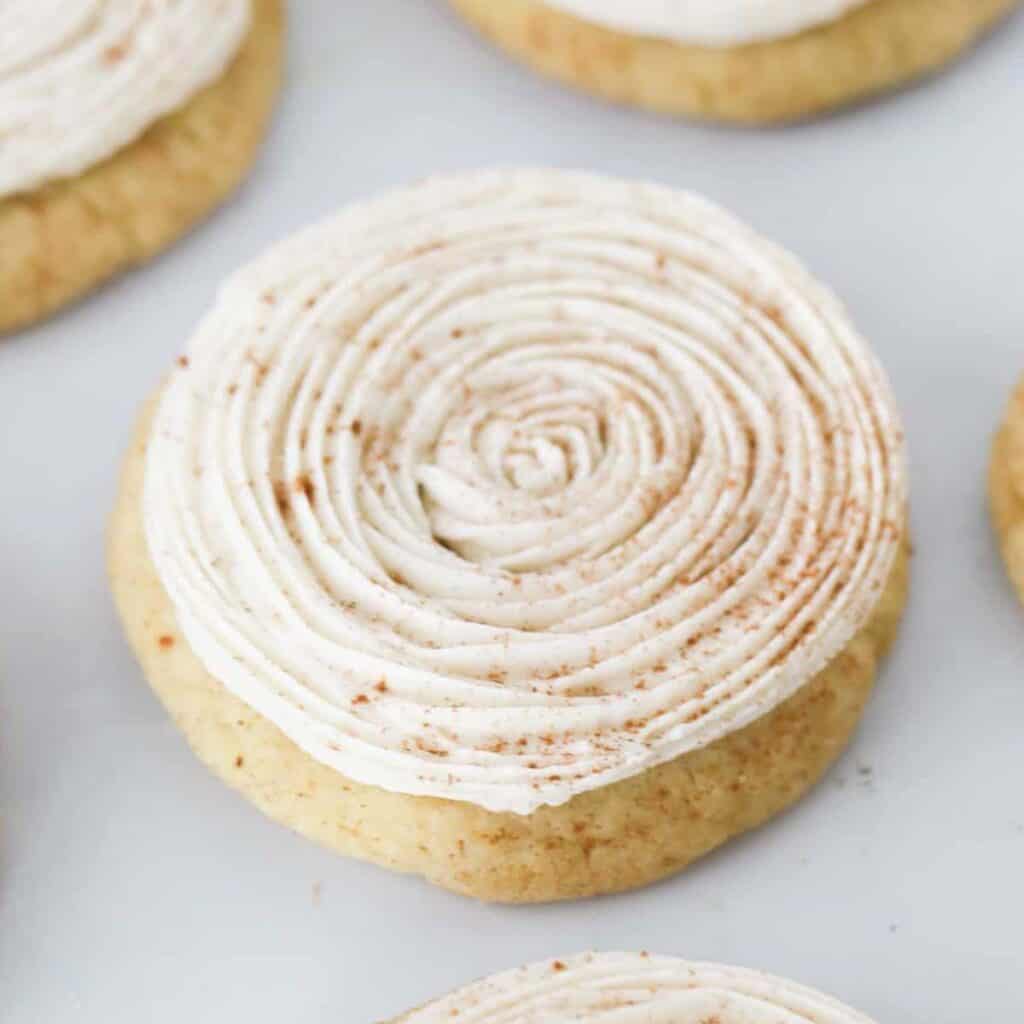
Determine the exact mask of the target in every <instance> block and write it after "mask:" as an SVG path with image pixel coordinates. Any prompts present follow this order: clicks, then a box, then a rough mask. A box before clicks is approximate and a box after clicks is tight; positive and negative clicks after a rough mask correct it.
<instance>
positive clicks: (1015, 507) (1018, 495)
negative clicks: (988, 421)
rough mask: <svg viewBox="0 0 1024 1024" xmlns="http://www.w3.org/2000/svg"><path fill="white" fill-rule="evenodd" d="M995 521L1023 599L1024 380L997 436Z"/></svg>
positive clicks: (992, 491) (992, 488)
mask: <svg viewBox="0 0 1024 1024" xmlns="http://www.w3.org/2000/svg"><path fill="white" fill-rule="evenodd" d="M989 495H990V497H991V501H992V518H993V520H994V522H995V527H996V532H997V533H998V535H999V540H1000V543H1001V545H1002V549H1003V556H1004V557H1005V559H1006V565H1007V568H1008V569H1009V571H1010V578H1011V579H1012V580H1013V582H1014V585H1015V586H1016V588H1017V591H1018V592H1019V593H1020V595H1021V600H1024V380H1022V381H1021V383H1020V384H1018V386H1017V390H1016V392H1015V393H1014V395H1013V398H1012V400H1011V402H1010V407H1009V408H1008V409H1007V412H1006V419H1005V420H1004V422H1003V426H1002V429H1001V430H1000V431H999V433H998V434H997V435H996V441H995V446H994V450H993V453H992V463H991V469H990V473H989Z"/></svg>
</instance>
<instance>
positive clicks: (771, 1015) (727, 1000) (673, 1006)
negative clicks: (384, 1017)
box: [395, 953, 871, 1024]
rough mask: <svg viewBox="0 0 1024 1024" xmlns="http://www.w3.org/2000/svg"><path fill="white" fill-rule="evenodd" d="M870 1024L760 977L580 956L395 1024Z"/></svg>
mask: <svg viewBox="0 0 1024 1024" xmlns="http://www.w3.org/2000/svg"><path fill="white" fill-rule="evenodd" d="M453 1020H458V1021H459V1022H460V1024H549V1022H551V1021H560V1022H565V1024H571V1022H573V1021H578V1022H581V1024H582V1022H584V1021H585V1022H586V1024H597V1022H599V1021H600V1022H604V1024H627V1022H632V1024H640V1022H641V1021H642V1022H643V1024H871V1021H870V1020H868V1018H867V1017H865V1016H864V1015H863V1014H861V1013H858V1012H857V1011H856V1010H851V1009H850V1008H849V1007H848V1006H844V1005H843V1004H842V1003H840V1002H837V1001H836V1000H835V999H832V998H830V997H829V996H825V995H822V994H821V993H820V992H814V991H812V990H811V989H809V988H804V987H803V986H802V985H797V984H795V983H794V982H791V981H784V980H783V979H781V978H772V977H769V976H768V975H766V974H761V973H760V972H758V971H750V970H745V969H743V968H739V967H724V966H722V965H720V964H707V963H688V962H686V961H685V960H677V959H675V958H674V957H666V956H653V955H650V954H647V953H585V954H582V955H579V956H571V957H565V958H564V959H551V960H545V961H543V962H542V963H537V964H531V965H530V966H529V967H522V968H519V969H518V970H513V971H505V972H503V973H502V974H495V975H492V976H491V977H489V978H485V979H484V980H483V981H477V982H474V983H473V984H471V985H467V986H466V987H465V988H462V989H459V991H457V992H453V993H452V994H451V995H448V996H445V997H444V998H442V999H438V1000H437V1001H436V1002H433V1003H430V1004H429V1005H427V1006H424V1007H422V1008H421V1009H419V1010H414V1011H413V1012H412V1013H408V1014H406V1015H405V1016H404V1017H400V1018H399V1019H398V1021H396V1022H395V1024H442V1022H443V1024H450V1022H451V1021H453Z"/></svg>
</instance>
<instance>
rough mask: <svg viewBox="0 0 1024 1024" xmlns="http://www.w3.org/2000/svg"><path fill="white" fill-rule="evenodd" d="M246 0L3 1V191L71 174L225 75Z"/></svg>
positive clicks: (244, 20)
mask: <svg viewBox="0 0 1024 1024" xmlns="http://www.w3.org/2000/svg"><path fill="white" fill-rule="evenodd" d="M250 17H251V11H250V3H249V0H2V2H0V197H3V196H6V195H12V194H15V193H18V192H23V191H27V190H29V189H34V188H37V187H39V186H40V185H43V184H45V183H46V182H48V181H52V180H54V179H57V178H66V177H73V176H75V175H77V174H81V173H82V172H83V171H85V170H86V169H88V168H89V167H92V166H94V165H95V164H98V163H100V162H101V161H102V160H105V159H106V158H107V157H109V156H112V155H113V154H114V153H116V152H117V151H118V150H119V149H121V148H122V147H123V146H126V145H127V144H128V143H130V142H133V141H134V140H135V139H136V138H138V136H140V135H141V134H142V133H143V132H144V131H145V130H146V129H147V128H148V127H149V126H150V125H152V124H153V123H154V122H155V121H157V120H159V118H161V117H163V116H164V115H165V114H168V113H170V112H171V111H173V110H176V109H178V108H180V107H181V106H183V105H184V104H185V103H186V102H187V101H188V100H189V99H191V98H192V97H193V96H194V95H195V94H196V93H197V92H199V91H200V90H201V89H202V88H203V87H204V86H205V85H208V84H209V83H210V82H212V81H213V80H215V79H216V78H218V77H219V76H220V75H221V74H222V73H223V71H224V69H225V68H226V67H227V65H228V63H229V62H230V61H231V59H232V57H233V56H234V55H235V53H236V52H237V51H238V48H239V45H240V44H241V41H242V39H243V38H244V35H245V32H246V30H247V28H248V25H249V20H250Z"/></svg>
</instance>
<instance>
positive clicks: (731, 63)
mask: <svg viewBox="0 0 1024 1024" xmlns="http://www.w3.org/2000/svg"><path fill="white" fill-rule="evenodd" d="M451 3H452V4H453V6H454V7H455V8H457V9H458V10H459V11H460V12H461V13H462V14H463V15H464V16H465V17H466V18H467V20H469V21H470V22H472V23H473V24H474V25H476V26H477V28H479V29H480V30H481V31H482V32H483V33H484V34H485V35H487V36H488V37H490V38H491V39H493V40H494V41H495V42H496V43H498V44H499V45H500V46H502V47H503V48H504V49H506V50H508V51H509V52H510V53H512V54H514V55H515V56H517V57H520V58H522V59H523V60H525V61H526V62H527V63H528V64H530V65H532V66H533V67H534V68H536V69H537V70H539V71H541V72H544V73H545V74H549V75H551V76H553V77H555V78H558V79H561V80H562V81H564V82H567V83H569V84H571V85H574V86H578V87H579V88H581V89H584V90H586V91H587V92H591V93H595V94H597V95H600V96H603V97H605V98H607V99H611V100H614V101H617V102H623V103H630V104H635V105H637V106H641V107H647V108H649V109H651V110H656V111H661V112H664V113H669V114H685V115H689V116H692V117H698V118H706V119H709V120H720V121H733V122H738V123H747V124H767V123H773V122H784V121H791V120H796V119H799V118H803V117H808V116H811V115H813V114H817V113H820V112H822V111H825V110H828V109H831V108H834V107H838V106H842V105H844V104H849V103H852V102H855V101H858V100H861V99H864V98H866V97H868V96H871V95H873V94H876V93H879V92H883V91H885V90H889V89H893V88H896V87H898V86H900V85H903V84H905V83H907V82H909V81H911V80H912V79H914V78H917V77H919V76H921V75H925V74H928V73H929V72H932V71H935V70H937V69H938V68H940V67H941V66H942V65H944V64H946V63H947V62H948V61H950V60H952V59H953V58H954V57H956V56H957V55H958V54H959V53H960V52H961V51H962V50H963V49H964V48H966V47H968V46H969V45H970V44H971V43H973V42H974V41H975V40H976V39H977V37H978V36H979V35H980V34H981V33H983V32H984V31H986V30H987V29H988V28H990V27H991V26H992V25H993V24H994V23H995V22H997V21H998V20H999V19H1000V18H1001V17H1003V16H1004V15H1006V14H1007V13H1008V12H1009V11H1011V10H1012V9H1014V8H1016V7H1018V6H1019V4H1020V0H871V2H869V3H868V4H867V5H866V6H864V7H859V8H856V9H854V10H853V11H851V12H849V13H848V14H846V15H844V16H842V17H840V18H839V19H838V20H836V21H833V22H831V23H826V24H824V25H821V26H818V27H815V28H811V29H809V30H807V31H804V32H801V33H799V34H797V35H793V36H788V37H785V38H780V39H775V40H769V41H767V42H755V43H751V44H747V45H741V46H722V47H712V46H701V45H691V44H686V43H682V42H676V41H673V40H667V39H658V38H652V37H647V36H643V35H633V34H630V33H627V32H622V31H615V30H613V29H609V28H605V27H603V26H601V25H597V24H594V23H591V22H589V21H585V20H583V19H581V18H579V17H575V16H573V15H571V14H567V13H564V12H563V11H561V10H556V9H555V8H554V7H552V6H549V5H548V4H546V3H544V2H543V0H502V2H501V3H492V2H491V0H451Z"/></svg>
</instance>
